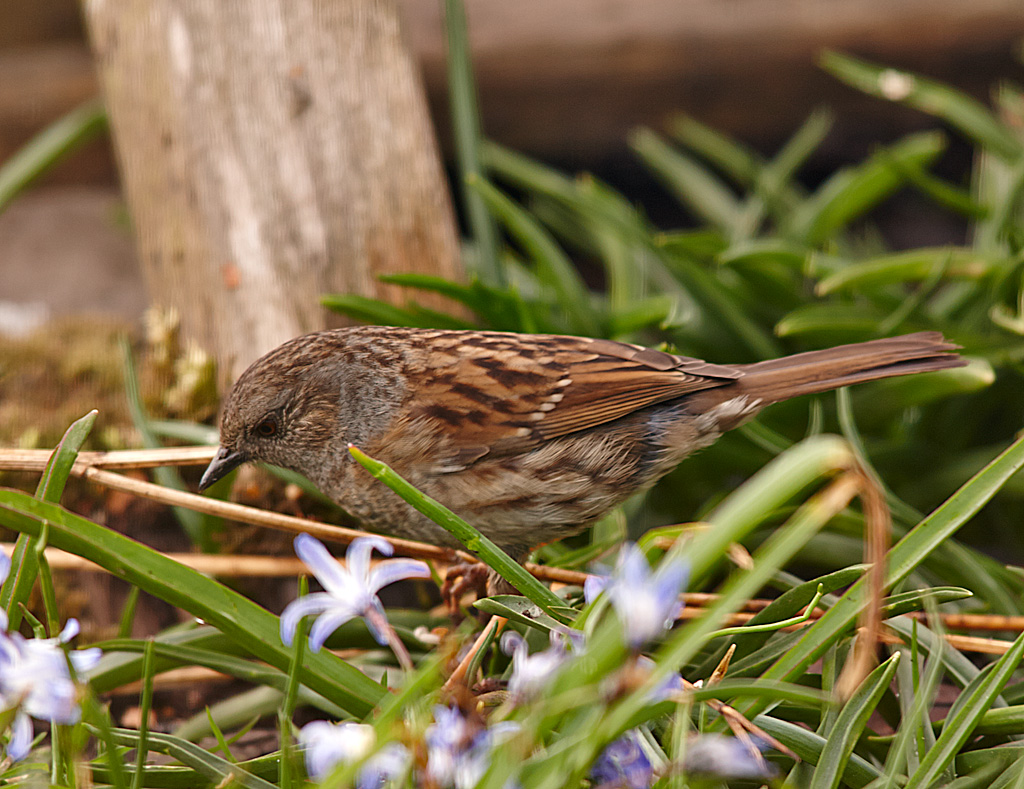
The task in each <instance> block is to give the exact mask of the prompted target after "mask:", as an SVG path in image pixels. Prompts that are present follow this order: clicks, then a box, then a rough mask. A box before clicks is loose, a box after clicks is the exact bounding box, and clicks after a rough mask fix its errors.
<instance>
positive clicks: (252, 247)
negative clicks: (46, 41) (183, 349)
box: [84, 0, 461, 380]
mask: <svg viewBox="0 0 1024 789" xmlns="http://www.w3.org/2000/svg"><path fill="white" fill-rule="evenodd" d="M84 10H85V17H86V20H87V24H88V27H89V31H90V37H91V40H92V45H93V48H94V51H95V54H96V58H97V61H98V66H99V71H100V77H101V82H102V85H103V89H104V93H105V97H106V102H107V106H108V109H109V112H110V120H111V127H112V129H113V136H114V142H115V147H116V150H117V154H118V158H119V161H120V167H121V171H122V180H123V182H124V187H125V191H126V195H127V199H128V204H129V208H130V212H131V217H132V221H133V223H134V225H135V230H136V233H137V236H138V240H139V247H140V257H141V260H142V265H143V268H144V273H145V276H146V280H147V283H148V286H149V289H150V294H151V298H152V300H153V301H154V303H156V304H160V305H167V306H173V307H175V308H176V309H177V310H178V311H179V312H180V315H181V319H182V327H183V329H184V331H185V334H186V336H187V337H191V338H194V339H195V340H197V341H198V342H199V343H200V344H201V345H202V346H203V347H204V348H205V349H207V350H208V351H209V352H210V353H212V354H213V355H214V357H215V358H216V359H217V361H218V363H219V365H220V371H221V377H222V380H223V379H229V378H231V377H233V376H234V375H237V373H238V372H240V371H241V369H242V368H243V367H244V366H245V365H247V364H248V363H249V362H251V361H252V360H253V359H254V358H256V357H257V356H258V355H260V354H261V353H263V352H265V351H266V350H268V349H270V348H272V347H274V346H275V345H278V344H279V343H281V342H283V341H284V340H286V339H288V338H290V337H293V336H295V335H297V334H301V333H303V332H307V331H313V330H316V329H320V328H323V327H325V326H327V325H330V324H331V323H332V316H331V315H330V314H329V313H328V312H327V311H326V310H324V309H323V308H321V307H320V306H319V298H320V296H321V295H322V294H324V293H328V292H348V293H359V294H363V295H366V296H374V297H377V298H391V299H394V298H396V297H397V296H398V293H399V291H398V289H397V288H394V287H392V286H384V285H382V284H381V283H379V282H378V281H377V280H376V277H377V275H378V274H381V273H394V272H400V271H419V272H430V273H434V274H440V275H442V276H446V277H454V278H458V277H459V276H460V274H461V264H460V260H459V255H458V237H457V231H456V228H455V222H454V217H453V212H452V208H451V204H450V198H449V195H448V191H447V186H446V183H445V180H444V176H443V171H442V168H441V164H440V160H439V156H438V152H437V145H436V142H435V138H434V134H433V131H432V129H431V127H430V121H429V116H428V114H427V109H426V102H425V99H424V95H423V89H422V85H421V81H420V77H419V74H418V73H417V69H416V65H415V62H414V61H413V60H412V58H411V57H410V54H409V52H408V51H407V50H406V48H405V46H404V42H403V41H402V38H401V31H400V30H399V22H398V13H397V10H396V8H395V5H394V2H393V0H343V1H342V2H322V0H86V2H85V3H84ZM434 306H437V305H436V304H435V305H434ZM337 322H338V320H337V318H336V317H335V318H333V323H335V324H336V323H337Z"/></svg>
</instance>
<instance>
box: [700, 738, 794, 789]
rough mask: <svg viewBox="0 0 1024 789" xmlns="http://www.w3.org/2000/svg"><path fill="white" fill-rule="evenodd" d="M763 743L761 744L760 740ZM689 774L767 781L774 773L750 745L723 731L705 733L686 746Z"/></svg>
mask: <svg viewBox="0 0 1024 789" xmlns="http://www.w3.org/2000/svg"><path fill="white" fill-rule="evenodd" d="M758 744H760V743H758ZM684 767H685V770H686V773H687V774H688V775H709V776H715V777H718V778H737V779H751V780H756V781H757V780H765V779H769V778H772V777H773V776H774V775H775V767H774V765H771V764H769V763H768V762H766V761H765V760H764V759H763V758H761V755H760V753H758V752H756V751H754V750H753V749H752V748H751V746H750V745H748V744H746V743H743V742H741V741H740V740H738V739H736V738H735V737H727V736H725V735H724V734H702V735H700V736H699V737H695V738H693V739H692V740H691V741H690V742H689V743H688V744H687V746H686V759H685V764H684Z"/></svg>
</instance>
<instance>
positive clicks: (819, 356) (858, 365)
mask: <svg viewBox="0 0 1024 789" xmlns="http://www.w3.org/2000/svg"><path fill="white" fill-rule="evenodd" d="M959 347H960V346H958V345H953V344H952V343H949V342H946V340H945V338H944V337H943V336H942V335H941V334H940V333H938V332H918V333H916V334H905V335H903V336H902V337H889V338H885V339H881V340H870V341H868V342H858V343H853V344H852V345H839V346H836V347H835V348H827V349H825V350H821V351H809V352H807V353H798V354H794V355H793V356H784V357H782V358H781V359H769V360H768V361H764V362H755V363H753V364H745V365H736V367H737V368H739V369H740V370H741V371H742V373H743V374H742V375H741V376H740V378H739V379H738V380H736V381H735V382H733V383H731V384H729V385H728V386H723V387H719V388H717V389H711V390H707V391H705V392H698V393H695V394H694V395H692V396H691V397H692V398H693V399H694V400H697V399H699V398H707V399H709V400H712V399H713V400H719V401H721V402H725V401H726V400H729V399H732V398H736V397H746V398H748V401H749V402H751V403H757V405H758V406H766V405H770V404H771V403H777V402H779V401H781V400H788V399H790V398H791V397H799V396H800V395H806V394H817V393H819V392H827V391H830V390H832V389H838V388H839V387H841V386H849V385H851V384H859V383H864V382H866V381H876V380H878V379H880V378H891V377H893V376H897V375H910V374H912V373H924V372H931V371H933V370H945V369H948V368H950V367H963V366H964V365H965V364H967V362H966V361H965V360H964V359H962V358H961V357H960V356H958V355H957V354H956V353H955V351H956V350H957V349H958V348H959ZM700 405H701V408H702V409H706V408H708V407H713V406H714V405H715V403H713V402H708V403H701V404H700ZM729 427H730V426H727V425H723V426H722V428H723V429H728V428H729Z"/></svg>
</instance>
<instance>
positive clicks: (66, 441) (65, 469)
mask: <svg viewBox="0 0 1024 789" xmlns="http://www.w3.org/2000/svg"><path fill="white" fill-rule="evenodd" d="M97 414H98V412H97V411H90V412H89V413H88V414H86V415H85V416H83V417H82V418H81V419H79V420H77V421H75V422H74V423H73V424H72V425H71V426H70V427H69V428H68V429H67V431H65V433H64V436H63V437H62V438H61V440H60V443H58V444H57V447H56V448H55V449H54V450H53V454H52V455H50V459H49V461H47V463H46V469H45V470H44V471H43V475H42V477H41V478H40V480H39V485H38V486H37V488H36V496H37V497H38V498H40V499H41V500H43V501H49V502H54V503H56V502H58V501H60V497H61V496H62V495H63V493H64V486H65V485H66V484H67V480H68V476H69V475H70V474H71V467H72V466H74V464H75V460H76V459H77V458H78V451H79V450H80V449H81V448H82V444H84V443H85V439H86V438H88V436H89V433H90V432H91V431H92V427H93V425H94V424H95V422H96V416H97ZM31 543H32V540H31V538H30V537H29V536H28V535H26V534H19V535H18V539H17V541H16V542H15V544H14V552H13V556H11V571H10V574H9V575H8V577H7V580H6V581H5V582H4V584H3V588H2V589H0V607H2V608H3V609H4V610H5V611H6V612H7V617H8V626H9V628H10V630H11V631H15V630H17V629H18V627H19V626H20V625H21V615H22V611H21V604H22V603H28V599H29V595H30V594H31V593H32V586H33V585H34V584H35V582H36V577H37V576H38V574H39V558H38V554H37V552H36V551H35V550H34V549H33V547H32V544H31Z"/></svg>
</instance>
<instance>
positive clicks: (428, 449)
mask: <svg viewBox="0 0 1024 789" xmlns="http://www.w3.org/2000/svg"><path fill="white" fill-rule="evenodd" d="M956 348H957V346H955V345H951V344H949V343H947V342H945V341H944V339H943V338H942V336H941V335H940V334H938V333H935V332H922V333H918V334H908V335H906V336H903V337H894V338H891V339H882V340H872V341H870V342H863V343H856V344H853V345H842V346H838V347H835V348H829V349H827V350H822V351H811V352H809V353H800V354H796V355H794V356H786V357H783V358H781V359H772V360H769V361H764V362H756V363H754V364H737V365H719V364H710V363H708V362H703V361H700V360H699V359H691V358H688V357H685V356H676V355H673V354H670V353H664V352H662V351H657V350H653V349H650V348H644V347H642V346H639V345H627V344H625V343H620V342H613V341H610V340H595V339H587V338H584V337H562V336H554V335H531V334H506V333H500V332H489V331H441V330H433V329H406V328H393V327H381V326H367V327H359V328H350V329H338V330H335V331H323V332H317V333H315V334H307V335H305V336H302V337H296V338H295V339H293V340H290V341H288V342H286V343H285V344H284V345H281V346H280V347H278V348H276V349H274V350H273V351H271V352H270V353H268V354H266V355H265V356H263V357H262V358H261V359H259V360H257V361H256V362H254V363H253V364H252V366H251V367H249V369H248V370H246V371H245V372H244V373H243V374H242V376H241V377H240V378H239V379H238V381H237V382H236V383H235V385H234V387H233V388H232V390H231V393H230V394H229V396H228V399H227V402H226V404H225V406H224V413H223V417H222V420H221V431H220V438H221V447H220V450H219V451H218V453H217V456H216V457H215V458H214V460H213V461H212V462H211V463H210V465H209V467H208V468H207V469H206V473H205V474H204V475H203V478H202V482H201V483H200V488H205V487H207V486H208V485H210V484H212V483H213V482H216V481H217V480H218V479H220V478H221V477H223V476H224V475H225V474H227V473H228V472H229V471H231V470H232V469H233V468H235V467H236V466H238V465H239V464H241V463H245V462H247V461H263V462H265V463H271V464H274V465H278V466H284V467H285V468H289V469H293V470H295V471H298V472H300V473H302V474H304V475H305V476H307V477H308V478H309V479H310V480H312V481H313V482H314V483H315V484H316V485H317V486H318V487H319V488H320V489H321V490H322V491H323V492H324V493H326V494H327V495H328V496H330V497H331V498H332V499H334V500H336V501H337V502H338V503H340V504H341V505H342V506H343V507H344V508H345V509H346V510H348V511H349V512H351V513H352V514H353V515H355V516H356V517H358V518H360V519H361V520H362V521H364V522H365V523H366V524H367V525H368V526H369V527H370V528H372V529H375V530H379V531H382V532H386V533H391V534H394V535H397V536H401V537H407V538H413V539H418V540H423V541H426V542H431V543H434V544H439V545H449V546H453V545H455V542H454V540H453V538H452V537H451V536H450V535H449V534H448V533H447V532H446V531H444V530H443V529H442V528H441V527H439V526H437V525H435V524H434V523H432V522H431V521H429V520H427V519H426V518H425V517H424V516H422V515H420V514H419V513H418V512H416V511H415V510H413V509H412V508H411V507H410V506H408V505H407V504H405V502H403V501H402V500H401V499H399V498H398V496H396V495H395V494H394V493H392V492H391V491H390V490H389V489H387V488H386V487H385V486H383V485H381V484H380V483H379V482H377V481H376V480H374V479H373V478H372V477H371V476H370V475H369V474H368V473H367V472H366V471H364V470H363V468H362V467H361V466H359V465H358V464H357V463H356V462H355V461H354V460H353V459H352V457H351V456H350V454H349V452H348V450H347V444H348V443H349V442H351V443H353V444H355V445H356V446H358V447H360V448H361V449H363V450H364V451H365V452H367V453H368V454H369V455H371V456H373V457H376V458H378V459H379V460H382V461H384V462H386V463H388V464H389V465H390V466H391V467H392V468H394V469H395V471H397V472H398V473H399V474H401V475H402V476H403V477H405V478H406V479H407V480H409V482H411V483H412V484H413V485H415V486H416V487H418V488H419V489H420V490H422V491H423V492H424V493H426V494H428V495H429V496H432V497H433V498H435V499H437V500H438V501H440V502H441V503H443V504H445V505H446V506H448V507H449V508H450V509H452V510H453V511H455V512H456V513H458V514H459V515H461V516H462V517H463V518H465V519H466V520H468V521H469V522H470V523H472V524H473V525H475V526H476V527H477V528H479V529H480V531H481V532H483V533H484V534H486V535H487V536H488V537H490V539H492V540H493V541H494V542H495V543H497V544H498V545H499V546H501V547H502V548H504V549H505V550H506V551H508V552H509V553H510V554H512V555H513V556H516V557H519V558H521V557H523V556H524V555H525V554H526V553H527V551H529V550H530V549H531V548H533V547H535V546H537V545H539V544H540V543H544V542H549V541H551V540H555V539H558V538H560V537H565V536H567V535H571V534H575V533H576V532H579V531H580V530H581V529H583V528H584V527H585V526H587V525H588V524H589V523H592V522H593V521H594V520H596V519H597V518H599V517H601V515H603V514H604V513H605V512H607V511H608V510H609V509H611V508H612V507H614V506H615V505H617V504H619V503H620V502H622V501H623V500H625V499H626V498H628V497H629V496H630V495H632V494H633V493H636V492H637V491H640V490H643V489H644V488H647V487H649V486H650V485H652V484H653V483H654V482H655V481H657V480H658V479H659V478H660V477H662V476H664V475H665V474H667V473H668V472H669V471H671V470H672V469H673V468H674V467H675V466H676V464H678V463H679V462H680V461H681V460H682V459H683V458H685V457H686V456H687V455H689V454H690V453H691V452H694V451H695V450H698V449H701V448H702V447H706V446H708V445H709V444H711V443H713V442H714V441H715V440H716V439H717V438H718V437H719V436H720V435H721V434H722V433H723V432H724V431H726V430H729V429H731V428H733V427H736V426H737V425H739V424H741V423H742V422H745V421H746V420H748V419H750V418H751V417H753V416H754V415H755V414H756V413H757V412H758V411H760V410H761V408H763V407H764V406H766V405H770V404H771V403H775V402H778V401H780V400H786V399H789V398H791V397H797V396H799V395H804V394H814V393H817V392H825V391H828V390H830V389H836V388H838V387H841V386H847V385H848V384H856V383H861V382H864V381H873V380H876V379H879V378H888V377H890V376H896V375H908V374H911V373H919V372H927V371H931V370H941V369H944V368H949V367H959V366H961V365H963V364H965V362H964V361H963V360H962V359H961V358H960V357H959V356H957V355H956V354H955V353H951V351H954V350H956Z"/></svg>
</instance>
